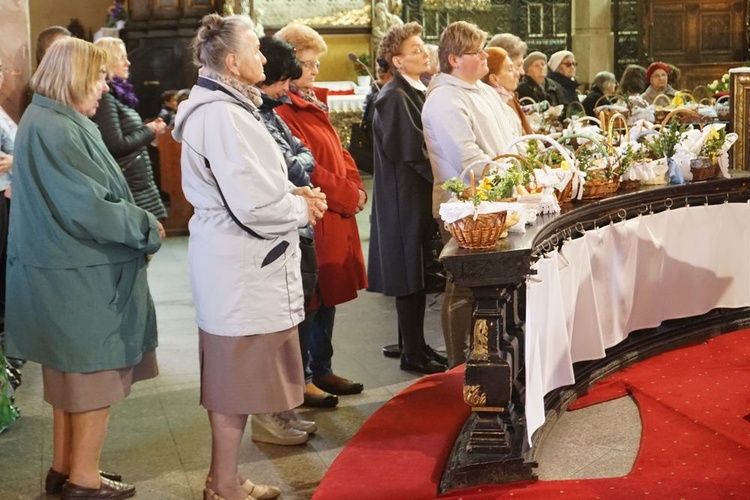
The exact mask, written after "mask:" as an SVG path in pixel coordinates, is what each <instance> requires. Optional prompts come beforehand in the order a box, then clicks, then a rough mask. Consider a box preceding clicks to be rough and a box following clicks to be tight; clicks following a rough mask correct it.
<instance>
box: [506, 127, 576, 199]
mask: <svg viewBox="0 0 750 500" xmlns="http://www.w3.org/2000/svg"><path fill="white" fill-rule="evenodd" d="M532 139H533V140H538V141H540V142H542V143H545V144H547V145H549V146H550V147H551V148H552V149H554V150H556V151H557V152H558V153H560V155H561V156H562V157H563V158H564V159H565V161H566V162H567V163H568V165H571V166H572V165H573V158H572V157H571V156H570V152H569V151H568V150H567V149H565V148H564V147H562V146H561V145H560V143H559V142H557V141H556V140H555V139H553V138H551V137H549V136H546V135H540V134H531V135H522V136H521V137H518V138H517V139H515V140H514V141H513V142H511V143H510V144H509V145H508V147H507V149H506V151H516V149H515V148H516V147H517V144H519V143H521V142H524V141H528V140H532ZM575 180H576V177H575V176H573V177H572V178H571V179H570V181H568V183H567V184H566V185H565V187H564V188H563V189H562V191H560V190H558V189H555V195H556V196H557V202H558V203H567V202H569V201H571V200H572V199H573V197H574V196H575V194H576V193H574V192H573V188H574V187H577V186H578V185H577V184H576V185H575V186H574V181H575Z"/></svg>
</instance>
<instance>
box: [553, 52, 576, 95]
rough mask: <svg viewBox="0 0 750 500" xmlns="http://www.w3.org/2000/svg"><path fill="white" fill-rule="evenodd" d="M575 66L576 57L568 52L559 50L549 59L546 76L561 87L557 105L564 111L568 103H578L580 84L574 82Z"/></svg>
mask: <svg viewBox="0 0 750 500" xmlns="http://www.w3.org/2000/svg"><path fill="white" fill-rule="evenodd" d="M577 65H578V63H577V62H576V56H574V55H573V53H572V52H571V51H569V50H560V51H558V52H555V53H554V54H552V56H551V57H550V58H549V69H550V73H549V75H548V76H549V78H550V79H551V80H552V81H554V82H555V83H557V84H558V85H559V86H560V87H561V89H562V92H561V93H560V94H561V98H562V100H561V101H560V102H559V103H558V104H564V105H565V107H566V109H567V106H568V104H569V103H571V102H573V101H577V102H580V100H579V99H578V91H577V89H578V86H579V85H580V83H578V80H576V66H577Z"/></svg>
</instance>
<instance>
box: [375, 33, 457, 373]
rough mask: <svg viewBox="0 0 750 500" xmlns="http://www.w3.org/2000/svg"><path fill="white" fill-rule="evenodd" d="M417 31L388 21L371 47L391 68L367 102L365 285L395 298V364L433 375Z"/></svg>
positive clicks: (428, 199)
mask: <svg viewBox="0 0 750 500" xmlns="http://www.w3.org/2000/svg"><path fill="white" fill-rule="evenodd" d="M421 34H422V27H421V26H420V25H419V24H417V23H415V22H410V23H406V24H404V25H400V26H394V27H392V28H391V29H390V30H389V31H388V33H387V34H386V35H385V37H384V38H383V41H382V42H381V43H380V48H379V49H378V59H384V60H385V61H386V62H387V63H388V66H389V67H391V68H393V80H391V81H390V82H389V83H387V84H386V85H385V86H384V87H383V88H382V89H381V91H380V95H379V96H378V99H377V100H376V101H375V116H374V119H373V136H374V141H375V147H374V149H375V162H374V166H375V169H374V177H373V179H374V181H373V182H374V184H373V205H372V220H371V225H370V254H369V259H368V266H367V269H368V281H369V283H370V285H369V288H368V290H370V291H372V292H380V293H383V294H385V295H388V296H395V297H396V314H397V316H398V331H399V337H400V338H401V340H402V345H403V347H402V352H401V369H402V370H410V371H416V372H419V373H439V372H443V371H445V369H446V360H445V359H444V358H443V357H442V356H439V355H438V354H437V353H435V351H434V350H433V349H432V348H430V347H429V346H428V345H427V344H426V343H425V340H424V313H425V306H426V299H427V292H426V289H425V280H424V267H425V266H424V262H423V258H424V250H423V247H425V246H426V245H427V244H428V242H429V240H430V239H431V238H432V236H433V234H435V232H436V231H437V225H436V222H435V219H433V217H432V183H433V177H432V168H431V166H430V159H429V157H428V156H427V148H426V147H425V144H424V134H423V133H422V116H421V114H422V106H423V105H424V98H425V91H426V90H427V88H426V87H425V86H424V84H423V83H422V82H421V81H420V79H419V77H420V75H421V74H422V73H424V72H425V71H427V70H428V69H429V66H430V58H429V55H428V53H427V50H426V49H425V46H424V42H423V41H422V39H421V38H420V35H421Z"/></svg>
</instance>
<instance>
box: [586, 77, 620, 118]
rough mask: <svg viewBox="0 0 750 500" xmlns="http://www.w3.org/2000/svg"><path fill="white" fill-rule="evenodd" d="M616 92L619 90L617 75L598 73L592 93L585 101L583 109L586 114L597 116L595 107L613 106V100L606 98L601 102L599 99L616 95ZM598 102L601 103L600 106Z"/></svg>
mask: <svg viewBox="0 0 750 500" xmlns="http://www.w3.org/2000/svg"><path fill="white" fill-rule="evenodd" d="M615 90H617V78H615V75H613V74H612V73H610V72H609V71H600V72H599V73H597V74H596V76H595V77H594V82H593V84H592V85H591V91H590V92H589V93H588V95H587V96H586V98H585V99H584V100H583V109H585V110H586V114H587V115H589V116H596V109H595V107H598V106H606V105H608V104H612V101H613V100H612V99H609V98H604V99H602V100H601V101H599V99H600V98H601V97H602V96H604V95H607V94H614V93H615ZM597 102H598V103H599V104H598V105H597Z"/></svg>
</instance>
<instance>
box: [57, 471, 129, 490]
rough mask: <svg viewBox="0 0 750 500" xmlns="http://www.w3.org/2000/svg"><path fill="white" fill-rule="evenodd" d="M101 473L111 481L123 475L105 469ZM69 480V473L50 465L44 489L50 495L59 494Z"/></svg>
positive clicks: (117, 479)
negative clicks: (58, 470) (59, 470)
mask: <svg viewBox="0 0 750 500" xmlns="http://www.w3.org/2000/svg"><path fill="white" fill-rule="evenodd" d="M99 475H100V476H102V477H103V478H105V479H109V480H111V481H122V476H121V475H120V474H118V473H116V472H107V471H104V470H100V471H99ZM67 480H68V475H67V474H63V473H62V472H57V471H56V470H54V469H53V468H52V467H50V469H49V470H48V471H47V478H46V479H45V480H44V491H46V492H47V493H49V494H50V495H57V494H58V493H60V492H61V491H62V489H63V485H64V484H65V481H67Z"/></svg>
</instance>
